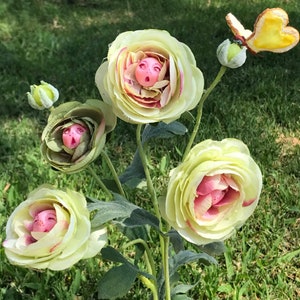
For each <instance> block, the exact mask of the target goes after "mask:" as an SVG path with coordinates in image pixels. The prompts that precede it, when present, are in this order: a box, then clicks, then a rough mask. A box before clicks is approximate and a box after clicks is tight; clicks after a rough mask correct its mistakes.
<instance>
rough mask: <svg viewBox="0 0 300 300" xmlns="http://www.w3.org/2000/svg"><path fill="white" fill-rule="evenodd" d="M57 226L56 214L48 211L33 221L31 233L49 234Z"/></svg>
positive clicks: (52, 210)
mask: <svg viewBox="0 0 300 300" xmlns="http://www.w3.org/2000/svg"><path fill="white" fill-rule="evenodd" d="M55 224H56V212H55V210H54V209H47V210H43V211H41V212H39V213H38V214H36V216H35V217H34V219H33V222H32V229H31V231H35V232H49V231H50V230H51V229H52V228H53V227H54V226H55Z"/></svg>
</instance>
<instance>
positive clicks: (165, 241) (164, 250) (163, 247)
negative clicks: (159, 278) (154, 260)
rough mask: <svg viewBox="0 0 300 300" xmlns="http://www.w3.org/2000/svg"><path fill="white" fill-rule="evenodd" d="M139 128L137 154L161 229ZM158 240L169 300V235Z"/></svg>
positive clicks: (159, 216)
mask: <svg viewBox="0 0 300 300" xmlns="http://www.w3.org/2000/svg"><path fill="white" fill-rule="evenodd" d="M141 129H142V125H141V124H138V125H137V129H136V141H137V146H138V151H139V155H140V158H141V161H142V164H143V168H144V172H145V176H146V180H147V188H148V191H149V193H150V196H151V199H152V204H153V207H154V211H155V214H156V217H157V218H158V220H159V228H160V230H161V231H163V225H162V220H161V214H160V211H159V205H158V199H157V195H156V192H155V189H154V186H153V182H152V179H151V175H150V172H149V168H148V162H147V157H146V154H145V151H144V148H143V144H142V141H141ZM159 241H160V251H161V256H162V267H163V272H164V278H165V295H166V296H165V299H166V300H171V287H170V274H169V255H168V254H169V252H168V251H169V237H162V236H161V235H159Z"/></svg>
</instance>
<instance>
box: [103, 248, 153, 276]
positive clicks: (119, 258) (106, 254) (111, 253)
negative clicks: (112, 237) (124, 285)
mask: <svg viewBox="0 0 300 300" xmlns="http://www.w3.org/2000/svg"><path fill="white" fill-rule="evenodd" d="M101 255H102V258H103V259H104V260H109V261H112V262H116V263H121V264H124V265H127V266H128V268H131V269H133V270H134V271H135V272H136V273H137V274H141V275H143V276H144V277H146V278H149V279H155V278H154V277H153V276H152V275H151V274H148V273H146V272H143V271H141V270H140V269H139V268H138V267H137V266H136V265H133V264H132V263H131V262H129V261H128V260H127V258H125V257H124V256H123V255H122V254H121V253H120V252H119V251H118V250H116V249H114V248H113V247H110V246H107V247H105V248H102V249H101Z"/></svg>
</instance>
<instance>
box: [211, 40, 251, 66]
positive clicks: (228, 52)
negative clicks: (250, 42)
mask: <svg viewBox="0 0 300 300" xmlns="http://www.w3.org/2000/svg"><path fill="white" fill-rule="evenodd" d="M246 51H247V47H245V46H239V45H238V44H236V43H231V42H230V40H229V39H227V40H225V41H224V42H222V43H221V44H220V45H219V46H218V48H217V57H218V60H219V62H220V64H221V65H223V66H225V67H228V68H231V69H235V68H239V67H241V66H242V65H243V64H244V63H245V61H246V58H247V55H246Z"/></svg>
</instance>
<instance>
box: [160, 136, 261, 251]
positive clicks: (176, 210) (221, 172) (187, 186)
mask: <svg viewBox="0 0 300 300" xmlns="http://www.w3.org/2000/svg"><path fill="white" fill-rule="evenodd" d="M261 188H262V174H261V171H260V169H259V167H258V165H257V164H256V163H255V161H254V160H253V159H252V158H251V156H250V153H249V150H248V148H247V146H246V145H245V144H243V143H242V142H241V141H240V140H237V139H224V140H222V141H213V140H205V141H203V142H201V143H199V144H197V145H196V146H195V147H193V148H192V149H191V151H190V152H189V154H188V155H187V157H186V158H185V159H184V161H183V162H182V163H181V164H180V165H179V166H178V167H177V168H175V169H173V170H172V171H171V173H170V181H169V184H168V190H167V195H166V198H165V199H162V200H161V203H160V205H161V211H162V216H163V217H164V218H165V220H166V221H167V222H168V223H169V224H170V225H171V226H172V227H174V229H175V230H177V231H178V233H179V234H180V235H181V236H182V237H184V238H185V239H186V240H188V241H190V242H192V243H195V244H198V245H203V244H208V243H211V242H215V241H223V240H225V239H227V238H229V237H230V236H231V235H232V234H233V233H234V232H235V231H236V229H238V228H239V227H241V226H242V225H243V224H244V222H245V221H246V220H247V219H248V218H249V217H250V216H251V214H252V213H253V211H254V209H255V207H256V206H257V203H258V199H259V196H260V192H261Z"/></svg>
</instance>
